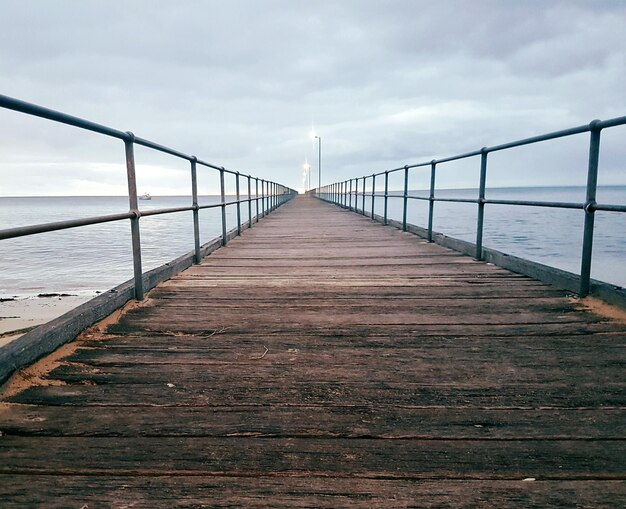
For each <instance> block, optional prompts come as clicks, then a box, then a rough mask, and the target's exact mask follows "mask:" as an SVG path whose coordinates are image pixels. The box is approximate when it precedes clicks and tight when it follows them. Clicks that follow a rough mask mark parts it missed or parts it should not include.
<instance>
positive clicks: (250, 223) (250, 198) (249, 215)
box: [248, 175, 252, 228]
mask: <svg viewBox="0 0 626 509" xmlns="http://www.w3.org/2000/svg"><path fill="white" fill-rule="evenodd" d="M248 228H252V177H251V176H250V175H248Z"/></svg>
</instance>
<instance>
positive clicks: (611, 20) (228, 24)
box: [0, 0, 626, 196]
mask: <svg viewBox="0 0 626 509" xmlns="http://www.w3.org/2000/svg"><path fill="white" fill-rule="evenodd" d="M0 12H1V13H2V16H1V20H0V93H2V94H5V95H8V96H12V97H17V98H20V99H23V100H26V101H29V102H33V103H36V104H40V105H44V106H47V107H50V108H53V109H58V110H61V111H64V112H67V113H70V114H73V115H77V116H80V117H83V118H87V119H90V120H93V121H95V122H99V123H103V124H106V125H109V126H111V127H115V128H118V129H121V130H132V131H133V132H135V134H137V135H138V136H142V137H144V138H148V139H151V140H154V141H156V142H159V143H162V144H166V145H169V146H171V147H174V148H177V149H179V150H181V151H183V152H186V153H190V154H195V155H197V156H198V157H199V158H202V159H205V160H207V161H211V162H213V163H216V164H218V165H224V166H226V167H227V168H230V169H233V170H238V171H241V172H244V173H252V174H255V175H259V176H261V177H263V178H266V179H274V180H277V181H280V182H284V183H285V184H287V185H289V186H291V187H294V188H301V187H302V165H303V163H304V161H305V158H308V161H309V162H310V163H311V164H312V165H313V167H314V168H317V147H316V145H314V144H313V143H312V142H311V141H310V139H309V132H310V131H311V127H312V125H314V127H315V130H316V132H317V133H318V134H319V135H320V136H321V137H322V140H323V144H322V149H323V153H322V158H323V160H322V163H323V168H322V170H323V182H325V183H328V182H330V181H335V180H340V179H347V178H349V177H356V176H359V175H362V174H364V173H372V172H374V171H380V170H384V169H386V168H390V167H397V166H402V165H404V164H407V163H409V164H410V163H413V162H419V161H424V160H430V159H432V158H435V157H439V156H445V155H451V154H455V153H460V152H465V151H468V150H473V149H476V148H480V147H482V146H485V145H494V144H498V143H503V142H507V141H510V140H513V139H517V138H522V137H526V136H531V135H535V134H539V133H543V132H547V131H551V130H557V129H562V128H567V127H572V126H575V125H580V124H585V123H588V122H589V121H591V120H592V119H595V118H601V119H607V118H611V117H617V116H623V115H626V86H625V84H626V67H625V53H626V1H619V0H614V1H608V0H594V1H591V0H590V1H586V2H585V1H576V0H565V1H550V0H544V1H532V0H525V1H512V0H511V1H505V0H500V1H495V0H494V1H488V0H465V1H446V0H439V1H437V2H433V1H420V0H385V1H382V0H381V1H373V0H344V1H339V0H334V1H325V0H316V1H315V2H311V1H307V2H305V1H299V0H292V1H281V0H265V1H260V0H256V1H253V0H229V1H224V0H220V1H212V0H207V1H185V0H179V1H176V2H172V1H167V2H166V1H155V0H152V1H133V0H127V1H125V2H109V1H89V0H80V1H79V0H76V1H67V0H55V1H44V0H41V1H35V0H32V1H29V2H24V1H23V0H16V1H9V0H0ZM625 140H626V127H620V128H615V129H612V130H607V131H606V132H605V133H603V146H602V148H603V152H602V157H601V165H602V167H601V178H600V182H601V183H603V184H626V169H625V166H626V163H625V161H626V142H625ZM587 142H588V135H580V136H576V137H575V138H573V139H571V140H561V141H555V142H549V143H545V144H542V145H541V146H539V147H536V148H532V149H530V148H524V149H518V150H516V151H512V152H511V153H508V154H501V155H494V157H493V159H492V160H490V174H489V182H490V183H491V184H492V185H504V186H507V185H550V184H557V185H559V184H560V185H566V184H581V183H584V181H585V175H584V171H585V167H586V160H585V159H586V153H587ZM137 163H138V165H139V187H140V190H148V191H150V192H151V193H152V194H184V193H186V192H187V191H188V189H189V185H188V180H189V175H188V164H187V163H185V162H181V161H177V160H176V159H173V158H170V157H165V156H159V155H155V154H152V153H149V152H148V151H146V150H139V149H138V150H137ZM477 169H478V164H477V161H468V162H466V163H459V164H456V165H455V164H451V165H449V166H448V167H447V168H446V171H443V169H442V171H441V183H442V184H443V185H449V186H450V187H466V186H473V185H475V184H476V182H477ZM420 178H421V177H419V176H416V180H415V184H414V185H415V186H416V187H423V186H421V184H422V180H420ZM316 180H317V175H315V178H314V179H313V181H314V182H316ZM423 182H424V183H426V182H427V178H424V179H423ZM215 183H216V180H215V179H214V178H213V176H212V175H208V174H206V175H203V177H202V179H201V185H202V187H201V190H202V191H203V192H211V191H213V190H214V186H215ZM125 192H126V183H125V172H124V167H123V144H121V142H119V141H117V140H110V139H104V138H103V137H101V136H97V135H94V134H90V133H84V132H81V131H80V130H78V129H75V128H70V127H67V126H59V125H52V123H50V122H48V121H45V120H40V119H32V118H25V117H24V115H21V114H18V113H15V112H10V111H0V195H4V196H10V195H14V196H15V195H48V194H50V195H68V194H87V195H91V194H94V195H95V194H103V195H107V194H125Z"/></svg>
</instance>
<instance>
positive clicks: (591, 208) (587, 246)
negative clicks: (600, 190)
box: [579, 120, 601, 297]
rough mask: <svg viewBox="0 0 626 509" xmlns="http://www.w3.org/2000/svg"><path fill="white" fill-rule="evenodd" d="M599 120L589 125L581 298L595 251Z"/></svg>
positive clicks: (587, 285)
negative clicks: (594, 232) (594, 229)
mask: <svg viewBox="0 0 626 509" xmlns="http://www.w3.org/2000/svg"><path fill="white" fill-rule="evenodd" d="M598 122H600V121H599V120H594V121H593V122H591V123H590V124H589V128H590V129H591V138H590V140H589V166H588V168H587V199H586V200H585V229H584V233H583V252H582V261H581V266H580V290H579V294H580V296H581V297H586V296H587V295H589V289H590V286H591V285H590V279H591V254H592V250H593V225H594V221H595V211H596V209H595V206H596V190H597V187H598V161H599V159H600V132H601V129H599V128H598V127H597V124H598Z"/></svg>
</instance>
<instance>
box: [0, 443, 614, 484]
mask: <svg viewBox="0 0 626 509" xmlns="http://www.w3.org/2000/svg"><path fill="white" fill-rule="evenodd" d="M115 441H116V444H117V446H116V447H111V444H110V442H111V441H110V439H109V438H108V437H87V438H85V437H71V438H67V437H37V436H31V437H17V436H11V435H8V436H5V437H3V438H2V440H0V454H1V455H2V456H3V458H4V461H3V462H2V463H1V464H0V472H2V473H17V472H22V473H38V474H43V473H60V474H61V473H62V474H64V475H80V474H86V473H91V474H108V475H110V474H115V473H116V472H119V473H125V474H133V475H158V474H168V473H169V474H171V473H180V474H186V473H191V472H194V473H198V474H205V475H215V474H235V475H241V474H248V475H259V474H261V475H262V474H264V473H266V472H267V471H268V469H270V470H271V471H272V472H274V473H276V474H282V475H289V474H291V475H340V476H341V475H342V473H344V472H346V471H349V473H350V475H351V476H359V475H361V476H367V477H372V478H400V479H433V478H452V479H458V478H461V477H463V478H465V479H502V480H504V479H518V480H521V479H524V478H527V477H534V478H539V479H541V478H546V479H562V480H569V479H581V480H585V479H588V480H594V479H607V480H608V479H615V480H623V478H624V471H623V459H624V457H626V442H625V441H623V440H600V441H589V440H583V441H579V440H506V441H494V440H453V441H450V440H407V439H380V440H376V439H360V438H353V439H340V438H339V439H318V438H304V439H303V438H289V439H282V438H256V437H245V438H232V437H231V438H206V437H175V438H172V437H131V438H127V437H116V439H115Z"/></svg>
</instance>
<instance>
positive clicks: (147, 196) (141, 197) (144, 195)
mask: <svg viewBox="0 0 626 509" xmlns="http://www.w3.org/2000/svg"><path fill="white" fill-rule="evenodd" d="M138 198H139V199H140V200H151V199H152V196H150V195H149V194H148V193H143V194H142V195H141V196H138Z"/></svg>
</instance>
